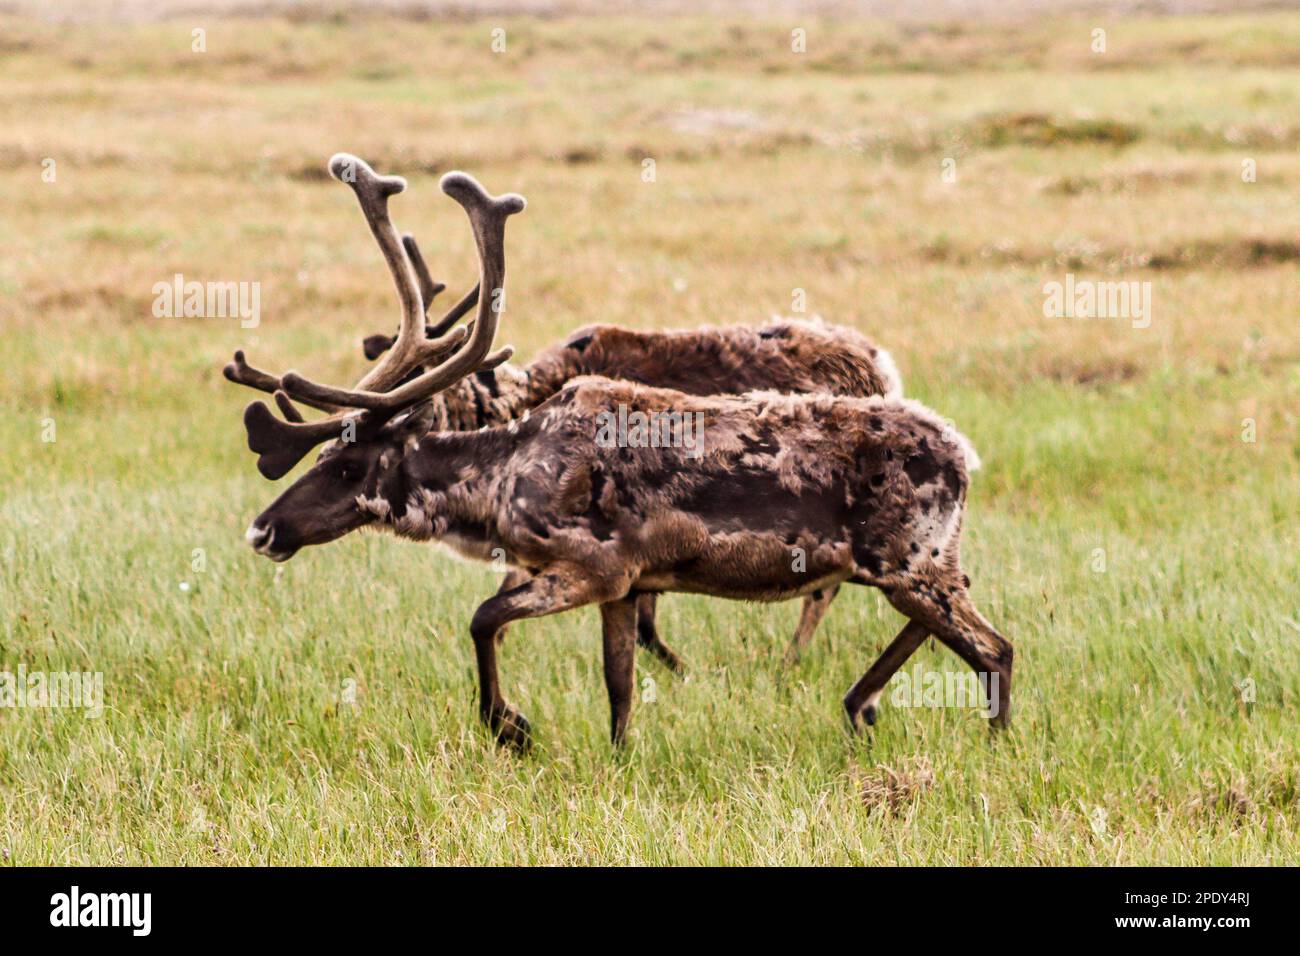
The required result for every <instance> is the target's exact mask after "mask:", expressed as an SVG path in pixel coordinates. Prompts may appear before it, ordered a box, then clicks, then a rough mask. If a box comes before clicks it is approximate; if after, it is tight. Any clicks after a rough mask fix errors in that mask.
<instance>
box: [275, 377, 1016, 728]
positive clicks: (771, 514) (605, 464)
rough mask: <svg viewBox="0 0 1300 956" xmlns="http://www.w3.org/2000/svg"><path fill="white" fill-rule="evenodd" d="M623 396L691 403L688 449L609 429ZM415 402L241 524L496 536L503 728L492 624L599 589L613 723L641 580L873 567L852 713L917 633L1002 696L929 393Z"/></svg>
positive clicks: (951, 435) (774, 582) (489, 717)
mask: <svg viewBox="0 0 1300 956" xmlns="http://www.w3.org/2000/svg"><path fill="white" fill-rule="evenodd" d="M620 406H622V407H623V408H625V409H626V410H628V412H633V411H640V412H643V413H647V414H649V413H663V412H673V413H686V414H691V413H700V414H701V415H702V416H703V435H704V436H705V442H706V444H705V448H704V450H703V453H702V454H701V455H699V456H698V457H692V456H691V455H690V454H689V453H688V452H687V450H685V449H684V448H682V447H671V446H670V447H658V448H655V447H603V446H602V445H601V443H600V442H599V441H597V434H598V427H599V423H600V422H601V421H602V420H603V414H616V413H617V409H618V408H619V407H620ZM430 414H431V412H430V410H428V409H425V410H422V411H421V412H420V413H418V414H413V415H410V416H407V417H406V418H405V419H402V420H401V421H400V422H398V423H395V424H390V425H388V426H386V427H385V428H384V430H383V431H382V433H381V434H380V435H378V436H376V437H375V438H374V439H372V440H369V441H366V442H359V443H351V444H344V443H336V444H334V445H333V446H331V447H330V448H329V449H327V451H326V453H325V455H324V457H323V460H322V461H321V462H320V463H318V464H317V465H316V466H315V467H314V468H313V469H312V470H311V471H310V472H308V473H307V474H306V475H304V476H303V477H302V478H301V479H299V481H298V482H297V483H295V484H294V485H293V487H291V488H290V489H289V490H288V491H286V492H285V493H284V495H282V496H281V497H280V499H278V500H277V501H276V502H275V503H274V504H272V505H271V507H270V508H268V509H267V510H266V512H264V513H263V514H262V515H261V516H260V517H259V518H258V519H257V521H256V522H254V525H253V528H252V529H250V540H253V541H255V542H256V544H257V546H258V549H259V550H260V551H262V552H263V553H265V554H267V555H268V556H270V557H272V558H274V559H276V560H287V559H288V558H289V557H292V556H293V554H294V553H296V552H297V551H298V549H299V548H301V547H303V546H304V545H308V544H316V543H323V542H325V541H329V540H333V539H334V538H337V537H339V536H340V535H342V534H346V533H348V532H349V531H351V530H353V529H355V528H358V527H361V526H363V525H367V524H378V525H379V526H381V527H383V528H385V529H388V530H390V531H393V532H395V533H397V534H399V535H402V536H404V537H409V538H414V539H417V540H427V539H439V540H442V541H444V542H446V543H448V544H450V545H451V546H452V547H454V548H455V549H456V550H458V551H459V552H461V553H462V554H464V555H466V556H469V557H474V558H480V559H489V558H490V557H491V556H493V555H494V554H495V555H498V556H499V555H501V554H504V555H505V556H506V560H507V561H508V562H509V563H510V564H511V565H513V566H515V567H517V568H520V569H522V570H523V571H525V572H526V573H527V575H528V577H527V578H526V579H525V580H523V581H522V583H519V584H518V585H516V586H514V587H512V588H511V589H509V590H506V591H503V592H501V593H498V594H497V595H496V596H495V597H493V598H491V599H489V600H488V601H486V602H484V604H483V605H482V606H480V608H479V609H478V611H477V612H476V613H475V615H474V621H473V623H472V625H471V634H472V636H473V638H474V643H475V649H476V653H477V656H478V661H479V670H480V675H479V676H480V690H481V701H480V704H481V708H482V716H483V719H484V720H485V721H486V722H487V723H488V724H489V725H490V726H491V727H492V728H493V729H494V730H495V731H496V732H497V734H498V737H499V738H500V739H501V740H502V741H503V742H507V743H513V744H523V743H524V742H526V740H527V736H528V723H527V721H526V720H525V719H524V718H523V716H522V715H521V714H519V712H518V711H516V710H515V709H514V708H512V707H511V706H510V705H509V704H507V703H506V701H505V699H504V697H503V695H502V694H501V692H500V688H499V684H498V680H497V674H496V638H497V635H498V633H499V632H500V630H501V629H502V628H503V627H505V626H506V625H507V624H509V623H510V622H512V621H516V620H521V619H524V618H530V617H539V616H542V615H546V614H553V613H556V612H558V611H563V610H568V609H571V608H574V607H580V606H582V605H584V604H591V603H598V604H600V605H601V607H602V620H603V624H604V634H605V638H604V640H605V654H606V680H607V684H608V689H609V693H610V702H611V708H612V725H611V733H612V736H613V739H614V740H615V741H618V740H620V739H622V736H623V734H624V731H625V728H626V724H627V719H628V714H629V712H630V706H631V678H632V663H631V660H632V658H631V654H632V648H633V646H634V645H635V640H636V635H635V614H634V610H635V600H636V597H637V595H638V594H641V593H646V592H649V593H661V592H665V591H688V592H693V593H700V594H711V595H716V596H719V597H728V598H734V599H741V600H757V601H775V600H784V599H786V598H791V597H798V596H803V595H808V594H811V593H812V592H813V591H816V590H824V589H827V588H831V587H835V586H838V585H840V584H842V583H844V582H846V581H849V582H853V583H858V584H869V585H872V586H874V587H878V588H880V589H881V591H883V592H884V594H885V595H886V597H887V598H888V599H889V601H890V603H892V604H893V605H894V606H895V607H896V608H897V609H898V610H899V611H901V612H902V613H903V614H904V615H905V616H907V617H908V618H909V620H910V622H911V623H909V625H908V626H907V627H905V628H904V630H903V632H902V633H900V635H899V638H898V639H897V640H896V641H895V645H898V646H895V645H891V647H890V649H888V650H887V651H886V652H885V655H883V656H882V661H884V662H885V665H884V666H882V665H881V664H879V663H878V664H877V666H876V667H873V668H872V669H871V671H869V672H868V673H867V674H866V675H865V676H864V677H863V679H862V680H861V681H859V682H858V684H857V685H855V686H854V688H853V689H852V690H850V692H849V694H848V696H847V697H846V698H845V707H846V709H847V712H848V715H849V718H850V720H851V722H852V723H853V725H854V726H855V727H856V726H857V725H858V724H859V723H860V722H861V721H863V720H865V721H867V722H872V721H873V720H874V716H875V705H876V703H877V701H878V699H879V694H880V692H881V691H882V690H883V688H884V686H885V683H886V682H887V681H888V679H889V677H890V676H892V674H893V672H894V670H896V669H897V668H898V667H899V666H901V664H902V663H903V661H905V660H906V658H907V656H908V654H910V653H911V651H912V650H915V648H916V647H917V646H919V644H920V642H921V640H922V639H923V638H924V637H925V635H926V634H934V635H935V636H936V637H938V638H939V639H940V640H941V641H943V642H944V643H945V644H947V645H948V646H949V647H951V648H952V649H953V650H954V651H956V652H957V653H958V654H959V655H961V656H962V657H963V659H965V660H966V661H967V662H968V663H970V665H971V666H972V667H973V668H975V669H976V670H977V671H979V672H981V673H984V674H995V675H997V677H998V683H997V686H998V700H997V702H996V706H997V708H998V712H997V718H998V721H999V722H1005V720H1006V719H1007V717H1008V716H1009V705H1010V680H1011V662H1012V651H1011V645H1010V644H1009V643H1007V641H1006V640H1005V639H1004V638H1002V637H1001V636H1000V635H999V634H998V633H997V632H996V631H995V630H993V628H992V627H991V626H990V625H989V624H988V622H987V621H985V620H984V618H983V617H981V616H980V614H979V613H978V612H977V611H976V610H975V607H974V605H973V604H972V603H971V601H970V597H969V594H968V587H969V579H968V578H967V577H966V575H965V574H964V572H963V571H962V569H961V566H960V554H959V542H960V533H961V517H962V512H963V510H964V506H965V499H966V488H967V466H966V455H967V445H966V443H965V441H964V439H962V438H961V436H960V435H957V434H956V433H955V432H953V431H952V429H951V428H950V427H948V426H947V425H946V424H945V423H944V422H943V421H942V420H941V419H940V418H939V417H938V416H937V415H935V414H934V413H933V412H930V411H929V410H927V409H925V408H924V407H922V406H920V405H918V404H916V403H914V402H910V401H906V400H898V399H883V398H870V399H846V398H832V397H830V396H792V395H782V394H777V393H774V392H766V393H751V394H747V395H744V396H739V397H725V396H711V397H698V396H689V395H685V394H683V393H681V392H673V391H668V390H664V389H651V388H645V387H642V386H638V385H634V384H631V383H628V382H615V381H610V380H608V379H600V378H584V379H579V380H577V381H575V382H571V383H569V384H568V385H566V386H565V387H564V388H563V389H561V390H560V392H559V393H557V394H556V395H555V396H554V397H552V398H551V399H549V400H548V401H547V402H545V403H544V404H543V405H542V406H541V407H539V408H538V409H536V410H535V411H533V412H532V413H530V414H529V415H527V416H526V417H525V418H523V419H521V420H518V421H514V422H511V423H510V424H508V425H505V426H498V427H495V428H488V429H483V430H480V431H475V432H428V433H426V431H425V430H426V429H427V427H428V424H429V416H430ZM900 642H901V643H900ZM900 647H905V648H906V649H907V653H901V652H900Z"/></svg>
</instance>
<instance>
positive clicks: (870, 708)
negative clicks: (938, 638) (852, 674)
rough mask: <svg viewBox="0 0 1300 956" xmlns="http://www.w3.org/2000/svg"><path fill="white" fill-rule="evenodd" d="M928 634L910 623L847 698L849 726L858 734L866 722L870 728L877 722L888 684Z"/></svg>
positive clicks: (853, 687)
mask: <svg viewBox="0 0 1300 956" xmlns="http://www.w3.org/2000/svg"><path fill="white" fill-rule="evenodd" d="M927 634H929V631H927V630H926V629H925V628H924V627H923V626H922V625H920V624H918V623H917V622H916V621H908V622H907V624H905V625H904V626H903V629H902V630H901V631H899V632H898V636H897V637H895V638H894V639H893V640H892V641H891V642H890V643H889V646H888V647H886V648H885V650H884V652H883V653H881V655H880V656H879V657H878V658H876V662H875V663H874V664H872V665H871V669H870V670H868V671H867V672H866V673H865V674H863V675H862V677H861V678H860V679H859V680H858V682H857V683H856V684H854V685H853V686H852V687H851V688H850V689H849V692H848V693H847V694H845V695H844V710H845V711H846V712H847V713H848V716H849V724H850V726H852V728H853V730H854V731H858V730H861V729H862V723H863V722H864V721H865V722H866V723H867V724H868V725H870V724H874V723H875V722H876V709H877V705H878V704H879V703H880V695H881V694H883V693H884V691H885V685H886V684H888V683H889V679H890V678H891V677H893V676H894V674H895V673H897V671H898V669H899V668H900V667H902V666H903V665H904V664H905V663H907V659H908V658H909V657H911V656H912V654H913V653H914V652H915V651H916V649H917V648H918V647H920V646H921V643H922V642H923V641H924V640H925V638H926V635H927Z"/></svg>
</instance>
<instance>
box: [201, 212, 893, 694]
mask: <svg viewBox="0 0 1300 956" xmlns="http://www.w3.org/2000/svg"><path fill="white" fill-rule="evenodd" d="M402 247H403V250H404V251H405V253H406V259H407V262H408V263H409V265H410V268H411V269H412V270H413V271H414V273H415V279H416V283H417V287H418V289H419V292H420V300H421V302H422V303H423V307H424V310H425V312H427V311H428V309H429V306H430V305H431V304H432V302H433V300H434V298H435V297H437V296H438V295H439V294H441V293H442V292H443V291H444V290H445V289H446V285H445V284H443V283H441V282H436V281H434V279H433V277H432V275H431V273H430V271H429V267H428V264H427V263H426V261H425V258H424V256H423V254H422V253H421V251H420V248H419V245H418V244H417V242H416V240H415V237H414V236H412V235H410V234H409V233H407V234H405V235H403V236H402ZM478 294H479V287H478V286H477V285H475V286H474V287H473V288H472V289H470V291H469V292H468V293H466V294H465V295H464V296H463V297H462V298H461V299H460V300H459V301H458V302H456V304H455V305H453V306H452V307H451V308H450V309H449V310H448V311H447V312H446V313H445V314H444V315H443V316H442V318H441V319H439V320H437V321H436V322H433V323H425V324H424V325H423V329H424V337H425V340H427V341H437V340H439V339H440V338H441V337H442V336H445V335H447V334H448V333H450V332H452V330H453V329H454V328H455V326H456V323H457V322H458V321H459V320H460V319H462V318H463V317H464V316H465V315H466V314H467V313H468V312H469V311H470V310H471V309H472V308H474V307H475V305H476V303H477V301H478ZM421 321H422V322H424V319H423V318H422V320H421ZM396 342H397V336H396V335H382V334H376V335H370V336H367V337H366V338H365V339H364V340H363V343H362V345H363V352H364V354H365V356H366V358H367V359H370V360H372V361H373V360H375V359H378V358H379V357H380V356H381V355H383V354H384V353H385V352H387V351H388V350H389V349H391V348H392V347H393V346H394V345H395V344H396ZM443 354H445V353H444V352H443V351H442V350H441V349H438V350H433V351H431V352H430V354H429V356H428V357H429V360H430V361H436V360H437V359H438V358H439V357H440V356H442V355H443ZM420 369H421V366H419V365H417V366H415V368H414V369H412V371H410V372H408V373H407V374H406V376H404V379H403V380H409V379H410V378H412V377H414V376H415V375H416V374H418V372H419V371H420ZM225 374H226V377H227V378H229V379H230V380H231V381H234V382H237V383H240V384H244V385H249V386H251V387H253V388H257V389H260V390H262V391H267V392H274V391H276V390H277V389H278V388H279V387H280V386H279V379H277V378H276V377H275V376H272V375H270V374H268V373H266V372H263V371H261V370H259V369H255V368H253V367H252V366H250V365H249V364H248V363H247V361H246V359H245V357H244V354H243V353H242V352H236V353H235V360H234V362H233V363H231V364H230V365H228V366H227V367H226V369H225ZM582 375H600V376H604V377H607V378H616V379H625V380H627V381H631V382H638V383H641V384H645V385H653V386H658V387H663V388H671V389H675V390H677V391H682V392H687V393H689V394H692V395H715V394H723V393H737V394H738V393H741V392H746V391H750V390H753V389H772V390H774V391H779V392H830V393H832V394H835V395H853V396H860V397H867V396H870V395H891V396H901V395H902V381H901V379H900V377H899V375H898V370H897V368H896V366H895V365H894V362H893V359H892V358H891V357H890V355H889V353H888V352H886V351H885V350H884V349H881V348H878V347H876V346H875V345H873V344H872V343H871V342H869V341H868V340H867V339H866V338H865V337H864V336H862V335H861V334H860V333H858V332H856V331H854V330H851V329H844V328H838V327H835V326H831V325H827V324H825V323H823V322H821V321H820V320H811V321H809V320H798V319H778V320H774V321H772V322H769V323H768V324H766V325H764V326H762V327H760V328H757V329H755V328H752V327H749V326H733V327H726V328H703V329H695V330H690V331H648V332H637V331H630V330H627V329H623V328H620V327H618V326H614V325H591V326H587V327H585V328H582V329H579V330H577V331H576V332H573V333H572V334H571V335H569V336H568V337H567V338H566V339H565V340H564V341H563V342H562V343H561V344H559V345H557V346H555V347H553V348H550V349H548V350H546V351H545V352H543V353H542V354H541V355H540V356H539V357H538V358H537V359H536V360H535V361H533V362H532V363H531V364H529V365H528V366H526V367H523V368H520V367H519V366H515V365H511V364H510V363H508V362H503V363H502V364H501V365H500V366H497V367H495V368H485V369H483V370H481V371H479V372H477V373H476V374H474V375H471V376H467V377H466V378H463V379H461V380H460V381H458V382H456V383H455V384H454V385H452V386H451V387H449V388H448V389H447V390H446V391H444V392H440V393H438V394H437V395H435V396H433V398H432V399H431V400H430V401H431V403H432V407H431V411H430V419H431V424H432V427H433V428H435V429H436V430H438V431H471V430H475V429H479V428H483V427H484V426H488V425H500V424H504V423H505V422H508V421H511V420H513V419H515V418H518V417H519V416H521V415H523V414H524V413H525V412H527V411H528V410H530V409H533V408H536V407H537V406H539V405H541V404H542V403H543V402H544V401H546V400H547V399H548V398H550V397H551V396H553V395H554V394H556V392H558V391H559V390H560V389H561V388H562V387H563V386H564V385H565V384H566V383H567V382H569V381H571V380H573V379H575V378H577V377H579V376H582ZM522 580H523V577H522V576H521V575H520V574H519V573H517V572H511V573H509V574H507V575H506V577H505V579H504V580H503V582H502V587H501V589H502V590H503V591H506V590H509V589H511V588H513V587H515V586H517V585H518V584H520V583H521V582H522ZM838 591H839V587H838V586H833V587H829V588H826V589H824V590H818V591H814V592H813V593H812V594H810V595H809V596H808V597H806V598H805V599H804V605H803V610H802V613H801V614H800V618H799V624H798V626H797V627H796V629H795V633H794V637H793V638H792V639H791V641H790V644H789V647H788V649H787V650H786V654H785V661H786V664H787V665H791V664H793V663H794V662H795V660H797V658H798V656H799V654H800V652H801V651H802V650H803V648H804V647H806V646H807V644H808V642H809V641H811V639H812V636H813V633H814V632H815V631H816V629H817V627H818V625H819V624H820V623H821V620H822V618H823V617H824V616H825V614H826V611H827V610H828V609H829V608H830V604H831V602H832V601H833V600H834V599H835V596H836V594H837V593H838ZM656 601H657V596H656V595H655V594H654V593H650V592H647V593H644V594H642V595H641V596H640V597H639V598H638V604H637V642H638V643H639V644H640V645H641V646H642V647H644V648H646V649H647V650H648V651H650V652H651V653H653V654H654V655H655V656H656V657H658V658H659V659H660V660H661V661H663V662H664V664H666V665H667V666H668V667H669V668H670V669H671V670H672V671H673V672H674V673H681V671H682V670H683V667H682V663H681V660H680V658H679V657H678V656H677V654H676V653H675V652H674V651H673V650H672V649H671V648H670V647H669V646H668V645H667V644H666V643H665V642H664V641H663V639H662V638H661V637H660V635H659V632H658V629H657V627H656V626H655V611H656Z"/></svg>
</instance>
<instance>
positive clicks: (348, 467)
mask: <svg viewBox="0 0 1300 956" xmlns="http://www.w3.org/2000/svg"><path fill="white" fill-rule="evenodd" d="M339 478H341V479H343V480H344V481H359V480H360V478H361V469H360V468H358V467H357V466H356V465H353V464H347V463H345V464H342V465H340V466H339Z"/></svg>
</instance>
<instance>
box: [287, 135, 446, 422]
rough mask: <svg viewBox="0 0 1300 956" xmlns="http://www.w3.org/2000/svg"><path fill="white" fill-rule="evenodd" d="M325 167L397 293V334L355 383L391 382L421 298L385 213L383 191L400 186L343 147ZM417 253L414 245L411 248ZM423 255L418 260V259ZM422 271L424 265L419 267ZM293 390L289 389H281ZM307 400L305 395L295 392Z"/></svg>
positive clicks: (413, 334)
mask: <svg viewBox="0 0 1300 956" xmlns="http://www.w3.org/2000/svg"><path fill="white" fill-rule="evenodd" d="M329 170H330V173H331V174H332V175H333V176H334V178H335V179H337V180H339V181H340V182H342V183H345V184H347V185H348V186H350V187H351V188H352V192H353V193H354V194H355V195H356V197H357V202H358V203H360V205H361V212H362V214H363V215H364V216H365V217H366V224H367V225H368V226H370V232H371V234H372V235H374V237H375V242H377V243H378V244H379V251H380V252H382V253H383V256H384V261H385V262H386V263H387V264H388V271H389V272H390V273H391V274H392V276H393V284H394V285H396V286H397V297H398V299H399V301H400V302H401V305H402V316H401V323H400V324H399V325H398V328H397V340H396V342H394V343H393V348H392V350H391V351H390V352H389V354H388V355H387V356H386V357H385V358H384V359H383V360H382V361H380V363H379V364H378V365H376V366H375V367H374V368H373V369H371V370H370V372H369V373H367V374H366V375H365V377H364V378H362V379H361V381H360V382H359V383H357V388H359V389H372V388H373V389H378V390H381V391H382V390H383V389H386V388H391V387H392V386H393V385H395V384H396V383H397V382H400V381H401V380H402V377H403V376H404V375H405V374H406V373H407V372H408V371H410V362H409V359H410V357H411V356H410V352H411V351H412V350H413V349H414V347H415V346H416V345H418V344H419V343H420V342H422V341H424V299H423V296H422V295H421V292H420V283H419V279H418V277H417V273H416V267H415V266H414V265H413V264H412V262H411V259H410V257H409V256H408V254H407V248H406V247H405V245H404V244H403V242H402V240H401V238H400V237H399V236H398V234H397V229H396V228H394V226H393V221H392V219H391V218H390V217H389V214H388V197H389V196H393V195H396V194H397V193H400V192H402V191H403V190H405V189H406V180H405V179H403V178H402V177H401V176H380V175H379V174H378V173H376V172H375V171H374V170H373V169H371V168H370V166H369V164H367V163H366V161H365V160H363V159H360V158H359V157H357V156H352V155H350V154H348V153H336V154H335V155H334V156H333V157H331V158H330V161H329ZM416 253H417V255H418V254H419V250H418V249H417V250H416ZM421 261H423V260H421ZM425 272H426V274H427V272H428V270H427V268H426V269H425ZM287 391H289V392H290V393H291V394H293V391H292V389H287ZM296 397H299V398H302V400H303V401H306V400H307V397H306V396H296Z"/></svg>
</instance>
